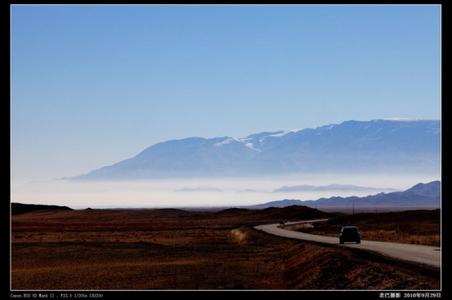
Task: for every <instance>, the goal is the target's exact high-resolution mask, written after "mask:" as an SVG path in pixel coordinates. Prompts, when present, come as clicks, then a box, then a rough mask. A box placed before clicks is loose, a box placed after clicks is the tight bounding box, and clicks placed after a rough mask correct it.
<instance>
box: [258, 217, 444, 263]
mask: <svg viewBox="0 0 452 300" xmlns="http://www.w3.org/2000/svg"><path fill="white" fill-rule="evenodd" d="M325 220H326V219H318V220H307V221H299V222H287V223H285V225H293V224H301V223H313V222H322V221H325ZM279 226H280V225H279V224H268V225H259V226H255V227H254V228H256V229H258V230H262V231H265V232H267V233H270V234H273V235H277V236H282V237H286V238H292V239H299V240H307V241H314V242H319V243H325V244H334V245H337V246H340V247H352V248H358V249H364V250H370V251H374V252H378V253H380V254H383V255H386V256H390V257H393V258H397V259H400V260H406V261H411V262H417V263H421V264H426V265H430V266H434V267H438V268H439V267H440V256H441V250H440V248H439V247H432V246H422V245H411V244H401V243H390V242H377V241H367V240H361V244H354V243H346V244H343V245H341V244H339V238H338V237H337V238H336V237H330V236H324V235H315V234H308V233H303V232H298V231H293V230H287V229H284V228H279Z"/></svg>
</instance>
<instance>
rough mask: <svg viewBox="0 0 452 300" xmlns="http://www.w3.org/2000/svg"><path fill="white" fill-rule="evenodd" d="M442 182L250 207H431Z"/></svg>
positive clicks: (272, 202)
mask: <svg viewBox="0 0 452 300" xmlns="http://www.w3.org/2000/svg"><path fill="white" fill-rule="evenodd" d="M440 191H441V182H440V181H432V182H429V183H418V184H416V185H415V186H413V187H411V188H409V189H407V190H405V191H402V192H392V193H379V194H375V195H370V196H365V197H357V196H351V197H330V198H320V199H318V200H307V201H301V200H288V199H284V200H278V201H271V202H267V203H263V204H258V205H253V206H248V207H247V208H249V209H265V208H268V207H286V206H291V205H305V206H309V207H315V208H322V207H338V208H339V207H344V208H351V207H352V206H354V207H356V208H359V207H412V208H414V207H422V208H425V207H431V208H438V207H439V206H440Z"/></svg>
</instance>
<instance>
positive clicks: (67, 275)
mask: <svg viewBox="0 0 452 300" xmlns="http://www.w3.org/2000/svg"><path fill="white" fill-rule="evenodd" d="M323 217H330V216H329V215H327V214H326V213H323V212H321V211H318V210H314V209H310V208H307V207H288V208H282V209H281V208H270V209H266V210H262V211H252V210H244V209H229V210H224V211H220V212H190V211H183V210H176V209H160V210H144V209H143V210H51V211H46V210H40V211H29V212H25V213H19V214H14V215H13V216H12V288H13V289H436V288H439V270H435V269H427V268H426V267H422V266H417V265H413V264H407V263H402V262H397V261H394V260H390V259H386V258H382V257H381V256H376V255H372V254H370V253H367V252H364V251H359V250H356V249H348V248H343V247H341V248H340V247H335V246H324V245H319V244H314V243H309V242H302V241H296V240H289V239H283V238H279V237H276V236H270V235H267V234H265V233H262V232H259V231H256V230H254V229H252V226H253V225H256V224H266V223H272V222H273V223H275V222H279V221H281V220H283V219H284V220H301V219H315V218H323Z"/></svg>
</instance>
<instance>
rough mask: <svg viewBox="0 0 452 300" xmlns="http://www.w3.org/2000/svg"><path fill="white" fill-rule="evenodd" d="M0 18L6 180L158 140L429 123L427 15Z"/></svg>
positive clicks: (105, 160) (307, 12)
mask: <svg viewBox="0 0 452 300" xmlns="http://www.w3.org/2000/svg"><path fill="white" fill-rule="evenodd" d="M11 14H12V22H11V24H12V99H11V101H12V154H13V158H12V166H13V170H12V171H13V177H17V178H48V177H49V178H50V177H62V176H71V175H76V174H79V173H84V172H86V171H89V170H91V169H93V168H97V167H100V166H103V165H105V164H111V163H114V162H116V161H118V160H122V159H125V158H128V157H130V156H132V155H134V154H136V153H138V152H139V151H141V150H142V149H144V148H145V147H147V146H149V145H151V144H154V143H156V142H160V141H164V140H167V139H174V138H184V137H189V136H205V137H213V136H225V135H229V136H235V137H242V136H245V135H248V134H250V133H255V132H259V131H269V130H281V129H282V130H286V129H293V128H304V127H315V126H319V125H324V124H330V123H337V122H341V121H344V120H349V119H360V120H361V119H364V120H365V119H376V118H388V117H412V118H421V119H439V118H440V7H439V6H425V5H418V6H26V5H15V6H12V9H11Z"/></svg>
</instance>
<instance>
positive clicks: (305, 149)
mask: <svg viewBox="0 0 452 300" xmlns="http://www.w3.org/2000/svg"><path fill="white" fill-rule="evenodd" d="M439 165H440V122H439V121H437V120H412V121H406V120H404V121H397V120H371V121H345V122H342V123H340V124H332V125H325V126H321V127H317V128H306V129H301V130H292V131H276V132H261V133H256V134H251V135H248V136H246V137H244V138H233V137H228V136H224V137H215V138H202V137H190V138H185V139H179V140H169V141H166V142H162V143H158V144H155V145H152V146H150V147H148V148H146V149H144V150H143V151H142V152H140V153H138V154H137V155H135V156H134V157H131V158H129V159H125V160H123V161H120V162H118V163H115V164H113V165H110V166H105V167H101V168H99V169H96V170H93V171H91V172H88V173H86V174H83V175H80V176H75V177H70V178H69V179H84V180H91V179H104V180H113V179H142V178H175V177H182V178H183V177H193V176H195V177H216V176H218V177H234V176H248V175H262V174H287V173H297V172H350V171H363V172H375V171H400V172H412V171H423V172H438V171H439Z"/></svg>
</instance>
